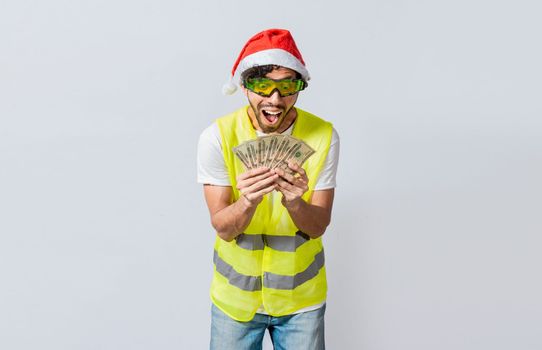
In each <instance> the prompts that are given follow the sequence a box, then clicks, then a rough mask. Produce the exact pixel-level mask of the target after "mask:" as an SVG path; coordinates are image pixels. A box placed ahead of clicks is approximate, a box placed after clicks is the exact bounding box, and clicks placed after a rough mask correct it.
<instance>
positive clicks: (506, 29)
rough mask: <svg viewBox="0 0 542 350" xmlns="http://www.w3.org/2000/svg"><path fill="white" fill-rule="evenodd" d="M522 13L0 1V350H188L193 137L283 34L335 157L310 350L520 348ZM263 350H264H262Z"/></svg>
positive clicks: (532, 257) (206, 279)
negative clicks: (320, 303) (320, 313)
mask: <svg viewBox="0 0 542 350" xmlns="http://www.w3.org/2000/svg"><path fill="white" fill-rule="evenodd" d="M541 10H542V6H541V5H540V3H539V2H537V1H523V0H519V1H489V0H487V1H478V0H474V1H472V0H469V1H467V0H459V1H376V0H369V1H359V2H357V1H343V2H341V1H334V2H333V4H331V2H330V1H326V2H324V1H314V0H313V1H271V2H269V1H267V2H251V1H230V2H225V1H201V2H198V1H190V2H186V1H172V0H164V1H160V0H159V1H150V0H148V1H140V0H136V1H126V0H125V1H122V0H108V1H104V0H98V1H61V0H51V1H46V2H45V1H35V0H34V1H32V0H19V1H15V0H13V1H10V0H8V1H5V0H4V1H2V2H1V3H0V348H1V349H5V350H21V349H25V350H33V349H40V350H49V349H50V350H61V349H62V350H64V349H65V350H98V349H99V350H117V349H119V350H124V349H130V350H139V349H141V350H143V349H145V350H150V349H160V350H174V349H176V350H178V349H206V348H207V347H208V342H209V324H210V300H209V292H208V290H209V284H210V281H211V276H212V252H213V240H214V232H213V230H212V227H211V225H210V222H209V215H208V212H207V208H206V206H205V203H204V199H203V194H202V186H201V185H199V184H197V183H196V166H195V163H196V145H197V139H198V136H199V134H200V132H201V131H202V130H203V129H204V128H205V127H207V126H208V125H209V124H211V123H212V122H213V120H214V119H215V118H217V117H219V116H221V115H224V114H226V113H228V112H231V111H233V110H234V109H235V108H237V107H239V106H241V105H243V104H245V103H246V101H245V98H244V97H243V95H242V94H240V93H239V92H238V93H237V94H236V95H234V96H229V97H226V96H222V94H221V88H222V85H223V84H224V83H225V82H226V81H227V80H228V78H229V74H230V70H231V67H232V65H233V63H234V61H235V59H236V57H237V55H238V53H239V51H240V49H241V47H242V46H243V44H244V43H245V41H246V40H247V39H248V38H249V37H250V36H252V35H253V34H255V33H256V32H258V31H261V30H263V29H266V28H272V27H278V28H288V29H290V30H291V32H292V33H293V35H294V38H295V39H296V41H297V43H298V46H299V48H300V50H301V52H302V54H303V55H304V58H305V60H306V62H307V67H308V69H309V71H310V72H311V75H312V80H311V81H310V83H309V88H308V89H307V90H305V91H303V92H302V93H301V94H300V97H299V100H298V103H297V105H298V106H299V107H301V108H304V109H306V110H308V111H311V112H313V113H315V114H317V115H319V116H321V117H323V118H326V119H328V120H330V121H332V122H333V123H334V125H335V127H336V129H337V130H338V131H339V134H340V136H341V159H340V164H339V174H338V187H337V189H336V201H335V205H334V211H333V222H332V224H331V226H330V227H329V229H328V231H327V232H326V234H325V236H324V242H325V246H326V263H327V272H328V279H329V295H328V309H327V310H328V311H327V317H326V331H327V333H326V339H327V345H328V348H329V349H368V350H402V349H412V350H422V349H424V350H434V349H439V350H458V349H468V350H481V349H491V350H501V349H502V350H510V349H513V350H531V349H533V350H534V349H541V348H542V336H541V333H540V331H541V329H542V298H541V297H540V296H541V295H542V281H541V278H540V267H541V265H542V254H541V253H540V251H541V245H542V238H541V233H542V224H541V214H542V213H541V212H542V210H541V209H542V202H541V197H542V185H541V180H540V179H541V178H542V121H541V118H542V107H541V102H540V101H541V96H542V84H541V81H542V69H541V65H540V62H542V49H541V45H540V34H541V33H542V25H541V22H540V13H541ZM266 347H267V348H269V341H266Z"/></svg>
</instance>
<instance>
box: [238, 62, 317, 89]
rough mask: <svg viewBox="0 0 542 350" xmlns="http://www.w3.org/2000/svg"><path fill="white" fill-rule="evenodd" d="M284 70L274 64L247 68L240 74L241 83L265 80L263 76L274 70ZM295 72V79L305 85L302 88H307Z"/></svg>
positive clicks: (299, 75) (299, 74)
mask: <svg viewBox="0 0 542 350" xmlns="http://www.w3.org/2000/svg"><path fill="white" fill-rule="evenodd" d="M280 68H284V67H282V66H278V65H276V64H266V65H263V66H255V67H252V68H249V69H247V70H245V71H244V72H243V73H241V82H242V83H243V84H244V83H245V81H246V80H247V79H256V78H265V75H266V74H267V73H271V72H272V71H274V70H275V69H280ZM294 72H295V78H296V79H301V80H303V82H304V83H305V84H304V86H305V87H306V86H307V82H306V81H305V79H303V76H302V75H301V73H299V72H296V71H294Z"/></svg>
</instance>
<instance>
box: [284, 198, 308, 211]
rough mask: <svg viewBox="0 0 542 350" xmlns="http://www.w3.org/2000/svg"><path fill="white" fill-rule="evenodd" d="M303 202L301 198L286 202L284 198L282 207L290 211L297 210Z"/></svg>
mask: <svg viewBox="0 0 542 350" xmlns="http://www.w3.org/2000/svg"><path fill="white" fill-rule="evenodd" d="M301 202H303V199H301V197H298V198H295V199H292V200H286V199H285V198H284V197H283V198H282V205H284V207H285V208H286V209H288V210H297V209H298V208H299V206H300V205H301Z"/></svg>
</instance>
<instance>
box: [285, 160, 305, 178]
mask: <svg viewBox="0 0 542 350" xmlns="http://www.w3.org/2000/svg"><path fill="white" fill-rule="evenodd" d="M288 167H289V168H290V169H292V170H293V171H295V172H296V173H298V174H299V175H301V177H303V178H307V173H306V172H305V169H303V168H302V167H300V166H299V164H297V163H296V162H288Z"/></svg>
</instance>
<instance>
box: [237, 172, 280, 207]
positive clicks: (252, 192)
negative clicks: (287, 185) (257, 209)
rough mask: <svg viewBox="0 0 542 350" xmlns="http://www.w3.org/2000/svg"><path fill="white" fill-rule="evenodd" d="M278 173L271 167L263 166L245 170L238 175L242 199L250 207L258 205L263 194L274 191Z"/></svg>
mask: <svg viewBox="0 0 542 350" xmlns="http://www.w3.org/2000/svg"><path fill="white" fill-rule="evenodd" d="M278 177H279V176H278V175H277V174H275V172H273V171H271V170H270V169H269V168H266V167H261V168H256V169H251V170H249V171H245V172H244V173H242V174H240V175H239V176H237V189H238V190H239V192H240V193H241V197H240V198H239V199H240V200H241V199H242V200H244V203H245V204H246V205H247V206H248V207H254V206H256V205H258V204H259V203H260V202H261V201H262V199H263V196H265V195H266V194H267V193H269V192H271V191H273V190H274V189H275V188H276V187H277V185H276V184H275V181H276V180H277V179H278Z"/></svg>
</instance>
